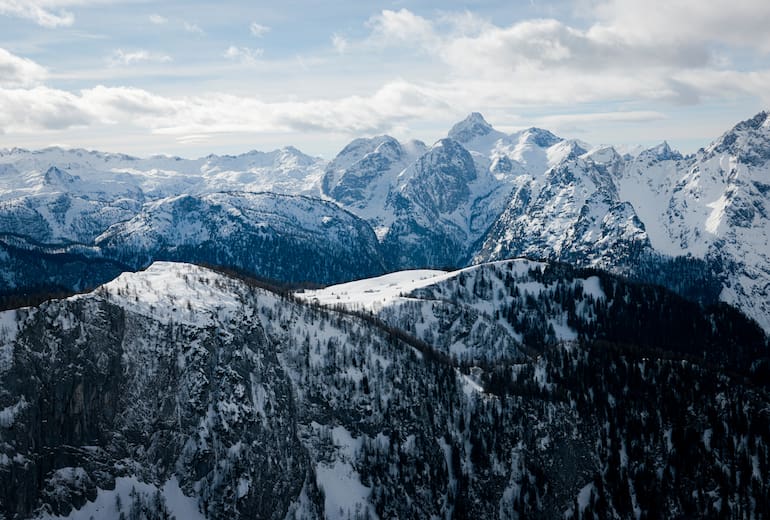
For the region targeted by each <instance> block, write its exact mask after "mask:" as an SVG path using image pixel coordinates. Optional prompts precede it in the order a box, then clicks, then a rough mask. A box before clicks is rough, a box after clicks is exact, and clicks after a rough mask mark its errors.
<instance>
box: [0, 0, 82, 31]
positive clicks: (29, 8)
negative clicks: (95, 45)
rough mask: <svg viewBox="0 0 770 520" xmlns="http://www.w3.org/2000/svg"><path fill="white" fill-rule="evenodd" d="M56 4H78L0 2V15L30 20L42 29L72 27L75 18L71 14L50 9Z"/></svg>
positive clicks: (29, 0)
mask: <svg viewBox="0 0 770 520" xmlns="http://www.w3.org/2000/svg"><path fill="white" fill-rule="evenodd" d="M57 3H61V4H64V5H67V4H76V3H79V2H51V1H48V2H46V1H40V0H0V14H3V15H7V16H16V17H19V18H24V19H27V20H32V21H33V22H35V23H36V24H38V25H41V26H43V27H51V28H54V27H62V26H69V25H72V24H73V23H74V21H75V16H74V15H73V14H72V13H70V12H68V11H63V10H58V11H54V10H52V9H51V7H56V6H57V5H56V4H57ZM52 4H53V5H52Z"/></svg>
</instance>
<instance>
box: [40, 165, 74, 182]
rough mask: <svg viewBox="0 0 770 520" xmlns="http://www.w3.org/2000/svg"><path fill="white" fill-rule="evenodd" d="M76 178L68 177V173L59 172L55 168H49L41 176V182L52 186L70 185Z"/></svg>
mask: <svg viewBox="0 0 770 520" xmlns="http://www.w3.org/2000/svg"><path fill="white" fill-rule="evenodd" d="M76 179H77V177H74V176H72V175H70V174H69V173H67V172H65V171H62V170H60V169H59V168H57V167H56V166H51V167H50V168H48V170H46V172H45V175H44V176H43V182H44V183H45V184H48V185H52V184H72V183H73V182H75V180H76Z"/></svg>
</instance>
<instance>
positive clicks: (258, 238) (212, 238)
mask: <svg viewBox="0 0 770 520" xmlns="http://www.w3.org/2000/svg"><path fill="white" fill-rule="evenodd" d="M96 244H97V245H98V246H99V247H100V248H101V249H102V250H103V251H104V254H105V255H106V256H108V257H110V258H117V259H120V260H121V261H123V262H126V263H129V264H130V265H132V266H133V267H134V268H140V267H143V266H146V265H148V264H149V263H150V262H151V261H152V260H153V259H165V260H180V261H195V262H203V263H208V264H212V265H220V266H227V267H234V268H237V269H240V270H242V271H245V272H248V273H251V274H254V275H257V276H260V277H263V278H271V279H276V280H281V281H284V282H304V281H312V282H315V283H330V282H335V281H341V280H348V279H350V278H354V277H361V276H367V275H368V276H371V275H374V274H380V273H382V272H384V270H385V266H384V263H383V259H382V257H381V255H380V252H379V249H378V244H377V239H376V237H375V236H374V233H373V232H372V230H371V228H369V226H368V225H367V224H366V223H365V222H363V221H362V220H360V219H358V218H356V217H355V216H353V215H351V214H350V213H347V212H345V211H343V210H341V209H340V208H338V207H337V206H336V205H334V204H331V203H328V202H323V201H321V200H318V199H311V198H306V197H297V196H287V195H277V194H273V193H236V192H231V193H214V194H209V195H205V196H199V197H193V196H187V195H183V196H177V197H171V198H167V199H162V200H159V201H156V202H153V203H150V204H147V205H145V206H144V207H143V209H142V211H141V213H139V214H138V215H137V216H136V217H134V218H132V219H131V220H129V221H126V222H123V223H120V224H116V225H114V226H112V227H111V228H110V229H108V230H107V231H106V232H105V233H104V234H102V235H101V236H100V237H98V239H97V241H96Z"/></svg>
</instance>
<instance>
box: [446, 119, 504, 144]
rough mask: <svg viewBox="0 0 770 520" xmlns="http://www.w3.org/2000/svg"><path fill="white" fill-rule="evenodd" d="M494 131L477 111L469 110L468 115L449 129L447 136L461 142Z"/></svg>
mask: <svg viewBox="0 0 770 520" xmlns="http://www.w3.org/2000/svg"><path fill="white" fill-rule="evenodd" d="M493 131H494V128H492V125H490V124H489V123H487V120H486V119H484V116H482V115H481V114H480V113H479V112H471V113H470V115H469V116H468V117H466V118H465V119H463V120H462V121H460V122H459V123H456V124H455V125H454V126H453V127H452V128H451V130H449V137H451V138H452V139H454V140H455V141H459V142H461V143H467V142H468V141H471V140H472V139H474V138H476V137H481V136H485V135H487V134H489V133H491V132H493Z"/></svg>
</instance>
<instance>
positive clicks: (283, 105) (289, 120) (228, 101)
mask: <svg viewBox="0 0 770 520" xmlns="http://www.w3.org/2000/svg"><path fill="white" fill-rule="evenodd" d="M447 109H448V107H447V106H446V105H444V104H443V103H441V102H439V101H437V100H436V99H434V98H433V97H432V96H431V95H430V94H429V93H427V92H425V91H424V90H423V89H421V88H419V87H416V86H414V85H411V84H409V83H405V82H393V83H389V84H387V85H385V86H384V87H382V88H381V89H379V90H378V91H376V92H375V93H374V94H372V95H370V96H347V97H342V98H338V99H314V100H306V101H284V102H266V101H263V100H260V99H257V98H253V97H243V96H233V95H229V94H211V95H206V96H191V97H178V98H171V97H166V96H160V95H157V94H153V93H151V92H148V91H146V90H142V89H136V88H127V87H104V86H98V87H95V88H92V89H85V90H82V91H81V92H80V93H78V94H73V93H69V92H66V91H62V90H57V89H51V88H47V87H35V88H33V89H3V88H0V132H3V131H4V132H17V133H37V132H45V131H56V130H63V129H67V128H74V127H82V126H98V125H117V124H120V125H126V126H134V127H139V128H143V129H145V130H147V131H150V132H152V133H156V134H164V135H172V136H177V137H179V138H180V139H183V138H185V136H194V135H203V134H215V133H230V132H244V133H259V132H308V131H309V132H344V133H350V134H361V133H380V132H384V131H387V130H388V129H390V128H393V127H394V126H395V125H398V124H399V123H401V122H403V121H406V120H409V119H412V118H429V117H437V116H438V115H440V114H444V113H446V111H447Z"/></svg>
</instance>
